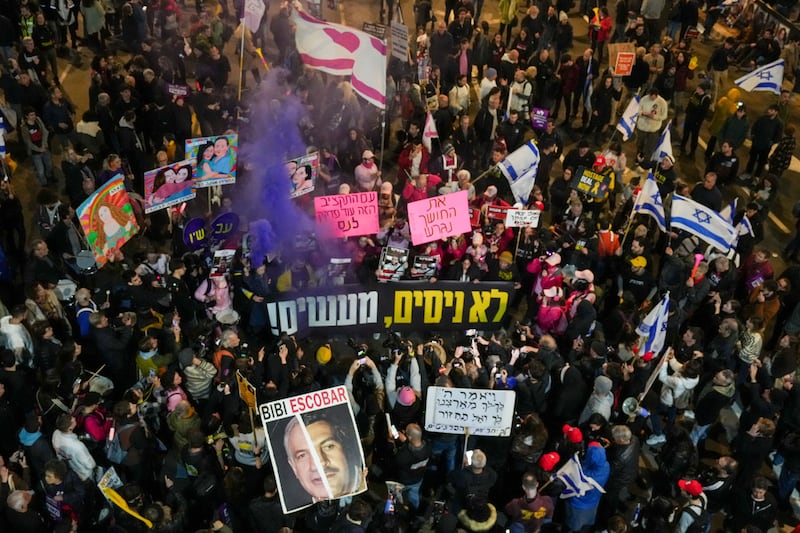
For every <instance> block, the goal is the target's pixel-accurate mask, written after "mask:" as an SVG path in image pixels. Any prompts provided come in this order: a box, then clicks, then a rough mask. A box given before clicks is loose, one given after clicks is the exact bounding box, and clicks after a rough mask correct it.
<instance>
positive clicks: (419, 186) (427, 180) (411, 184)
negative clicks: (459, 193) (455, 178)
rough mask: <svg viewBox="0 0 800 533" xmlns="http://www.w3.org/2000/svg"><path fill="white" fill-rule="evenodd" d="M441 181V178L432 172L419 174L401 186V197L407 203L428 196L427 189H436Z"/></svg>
mask: <svg viewBox="0 0 800 533" xmlns="http://www.w3.org/2000/svg"><path fill="white" fill-rule="evenodd" d="M440 183H442V178H440V177H439V176H436V175H434V174H420V175H419V176H417V177H416V178H414V179H413V180H409V181H407V182H406V186H405V187H403V199H404V200H405V201H406V202H407V203H411V202H416V201H417V200H424V199H425V198H428V189H436V187H438V186H439V184H440Z"/></svg>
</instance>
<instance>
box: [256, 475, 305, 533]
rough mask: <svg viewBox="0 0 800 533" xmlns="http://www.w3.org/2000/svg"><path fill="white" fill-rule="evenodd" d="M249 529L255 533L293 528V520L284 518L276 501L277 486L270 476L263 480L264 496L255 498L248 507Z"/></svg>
mask: <svg viewBox="0 0 800 533" xmlns="http://www.w3.org/2000/svg"><path fill="white" fill-rule="evenodd" d="M248 514H249V521H250V527H251V528H252V530H253V531H255V532H256V533H268V532H272V531H278V530H279V529H281V528H282V527H285V528H292V527H294V518H293V517H291V516H286V515H284V514H283V511H282V510H281V502H280V500H279V499H278V484H277V483H276V482H275V476H273V475H272V474H270V475H268V476H267V477H266V478H264V494H262V495H261V496H259V497H258V498H255V499H254V500H252V501H251V502H250V505H249V506H248Z"/></svg>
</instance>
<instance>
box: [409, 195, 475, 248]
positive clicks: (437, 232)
mask: <svg viewBox="0 0 800 533" xmlns="http://www.w3.org/2000/svg"><path fill="white" fill-rule="evenodd" d="M468 195H469V192H468V191H458V192H454V193H451V194H445V195H444V196H436V197H434V198H426V199H425V200H419V201H417V202H411V203H410V204H408V222H409V224H410V225H411V242H413V243H414V245H415V246H416V245H417V244H425V243H426V242H431V241H436V240H440V239H446V238H447V237H450V236H452V235H460V234H462V233H469V232H470V231H472V226H471V225H470V217H469V206H468Z"/></svg>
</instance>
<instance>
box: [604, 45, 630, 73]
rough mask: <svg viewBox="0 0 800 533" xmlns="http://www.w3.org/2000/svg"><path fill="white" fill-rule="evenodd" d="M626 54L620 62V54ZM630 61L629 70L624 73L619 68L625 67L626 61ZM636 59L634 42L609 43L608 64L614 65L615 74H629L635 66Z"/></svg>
mask: <svg viewBox="0 0 800 533" xmlns="http://www.w3.org/2000/svg"><path fill="white" fill-rule="evenodd" d="M620 54H625V55H624V56H623V58H622V64H618V63H619V62H620V58H619V55H620ZM627 61H630V66H628V67H627V69H628V71H627V72H626V73H623V72H621V71H619V70H617V69H618V68H625V63H626V62H627ZM634 61H636V45H635V44H633V43H611V44H609V45H608V64H609V65H612V66H613V67H614V76H629V75H630V73H631V72H630V69H631V68H633V62H634Z"/></svg>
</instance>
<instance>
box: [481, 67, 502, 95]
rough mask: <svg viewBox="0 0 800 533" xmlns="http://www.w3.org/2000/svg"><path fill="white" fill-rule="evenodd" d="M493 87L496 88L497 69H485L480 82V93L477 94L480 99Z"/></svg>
mask: <svg viewBox="0 0 800 533" xmlns="http://www.w3.org/2000/svg"><path fill="white" fill-rule="evenodd" d="M495 87H497V69H495V68H491V67H490V68H487V69H486V73H485V74H484V76H483V79H482V80H481V86H480V92H479V93H478V94H479V96H480V99H481V100H483V99H484V98H486V95H487V94H489V91H491V90H492V89H494V88H495Z"/></svg>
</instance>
